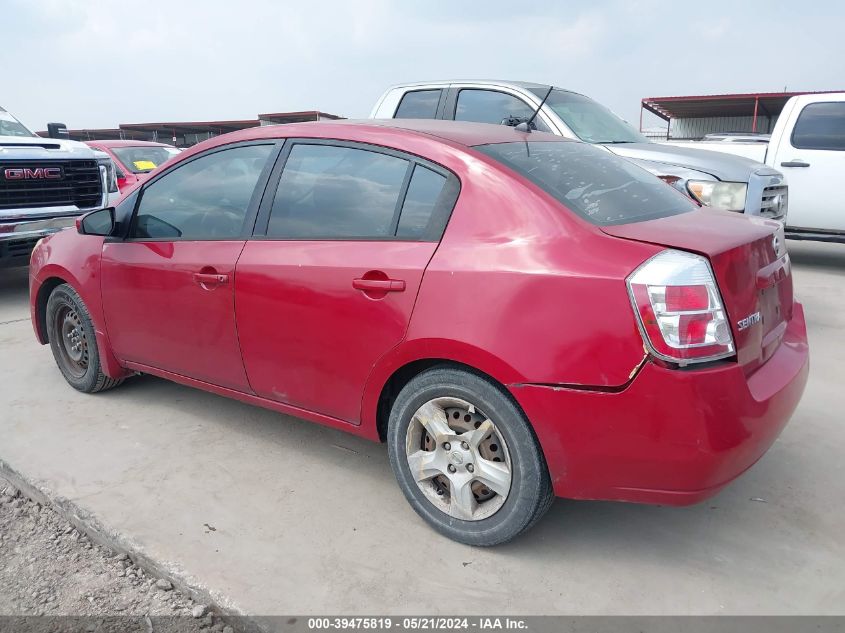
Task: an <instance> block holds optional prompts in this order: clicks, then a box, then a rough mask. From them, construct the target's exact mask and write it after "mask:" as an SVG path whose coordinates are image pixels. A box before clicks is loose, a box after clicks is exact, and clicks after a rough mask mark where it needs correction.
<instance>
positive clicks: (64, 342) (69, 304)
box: [46, 284, 123, 393]
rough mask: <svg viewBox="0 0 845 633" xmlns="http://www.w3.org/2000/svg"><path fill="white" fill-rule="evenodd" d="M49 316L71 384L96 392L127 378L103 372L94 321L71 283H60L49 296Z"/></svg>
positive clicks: (58, 361) (53, 341)
mask: <svg viewBox="0 0 845 633" xmlns="http://www.w3.org/2000/svg"><path fill="white" fill-rule="evenodd" d="M46 316H47V318H46V323H47V336H48V338H49V340H50V349H51V350H52V351H53V358H54V359H55V360H56V365H58V367H59V370H60V371H61V372H62V375H63V376H64V377H65V380H67V382H68V384H69V385H70V386H71V387H73V388H74V389H77V390H79V391H83V392H85V393H96V392H98V391H105V390H106V389H111V388H113V387H117V386H118V385H119V384H120V383H122V382H123V379H122V378H110V377H109V376H106V375H105V374H104V373H103V371H102V366H101V365H100V354H99V349H98V348H97V338H96V335H95V333H94V323H93V321H91V315H90V314H89V313H88V308H87V307H86V305H85V302H84V301H82V297H80V296H79V294H78V293H77V292H76V290H74V289H73V288H72V287H71V286H69V285H68V284H62V285H60V286H56V288H54V289H53V292H52V293H50V298H49V299H48V300H47V315H46Z"/></svg>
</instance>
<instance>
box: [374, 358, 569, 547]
mask: <svg viewBox="0 0 845 633" xmlns="http://www.w3.org/2000/svg"><path fill="white" fill-rule="evenodd" d="M387 448H388V453H389V455H390V463H391V465H392V466H393V472H394V473H395V474H396V479H397V480H398V481H399V486H400V487H401V488H402V492H403V493H404V494H405V497H406V498H407V499H408V502H409V503H410V504H411V506H412V507H413V508H414V510H416V512H417V514H419V515H420V516H421V517H422V518H423V519H425V520H426V521H427V522H428V523H429V524H430V525H431V526H432V527H434V529H436V530H437V531H438V532H441V533H442V534H444V535H446V536H448V537H449V538H451V539H454V540H456V541H459V542H461V543H466V544H468V545H480V546H489V545H498V544H499V543H504V542H506V541H509V540H510V539H512V538H514V537H516V536H518V535H519V534H521V533H522V532H524V531H526V530H527V529H528V528H530V527H531V526H532V525H534V523H536V522H537V521H538V520H539V519H540V517H542V516H543V514H545V512H546V510H548V509H549V506H550V505H551V503H552V501H553V500H554V494H553V492H552V485H551V481H550V479H549V473H548V469H547V467H546V462H545V459H544V458H543V454H542V452H541V451H540V446H539V444H538V442H537V438H536V437H535V436H534V432H533V430H532V429H531V426H530V425H529V424H528V421H527V420H526V418H525V416H524V415H523V413H522V411H521V410H520V409H519V407H518V406H517V405H516V403H515V402H514V401H513V400H512V399H511V398H510V397H509V396H508V394H507V393H506V392H504V391H503V390H502V389H501V388H500V387H499V386H497V385H495V384H494V383H492V382H491V381H489V380H487V379H486V378H484V377H482V376H480V375H478V374H475V373H472V372H470V371H465V370H462V369H457V368H453V367H448V366H443V367H435V368H432V369H430V370H428V371H425V372H423V373H422V374H420V375H418V376H416V377H415V378H413V379H412V380H411V381H409V382H408V384H407V385H405V387H404V388H403V389H402V390H401V391H400V392H399V395H398V396H397V398H396V401H395V403H394V404H393V409H392V410H391V413H390V421H389V423H388V431H387Z"/></svg>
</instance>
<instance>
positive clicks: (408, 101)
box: [394, 90, 440, 119]
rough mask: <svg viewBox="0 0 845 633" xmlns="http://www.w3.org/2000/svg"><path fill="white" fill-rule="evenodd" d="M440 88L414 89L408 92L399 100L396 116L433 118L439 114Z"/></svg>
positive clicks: (399, 117)
mask: <svg viewBox="0 0 845 633" xmlns="http://www.w3.org/2000/svg"><path fill="white" fill-rule="evenodd" d="M438 103H440V90H413V91H411V92H406V93H405V96H404V97H402V101H400V102H399V107H398V108H397V109H396V114H395V115H394V118H397V119H433V118H435V117H436V116H437V104H438Z"/></svg>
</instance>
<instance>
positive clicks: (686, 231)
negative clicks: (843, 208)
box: [601, 209, 792, 374]
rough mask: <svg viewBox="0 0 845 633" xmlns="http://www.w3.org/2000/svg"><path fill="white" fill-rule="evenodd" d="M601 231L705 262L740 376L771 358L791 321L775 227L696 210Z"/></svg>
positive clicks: (787, 276)
mask: <svg viewBox="0 0 845 633" xmlns="http://www.w3.org/2000/svg"><path fill="white" fill-rule="evenodd" d="M601 230H602V231H603V232H604V233H606V234H608V235H612V236H614V237H619V238H623V239H628V240H636V241H638V242H647V243H650V244H657V245H660V246H665V247H667V248H675V249H678V250H684V251H689V252H692V253H698V254H699V255H703V256H705V257H707V258H708V260H709V261H710V265H711V267H712V268H713V273H714V275H715V276H716V283H717V284H718V285H719V291H720V292H721V295H722V300H723V302H724V304H725V310H726V312H727V316H728V319H729V321H730V324H731V333H732V334H733V338H734V343H735V345H736V353H737V361H738V362H739V364H740V365H741V366H742V367H743V369H744V370H745V373H746V374H751V373H752V372H754V371H755V370H756V369H757V368H758V367H760V366H761V365H762V364H763V363H765V362H766V361H767V360H768V359H769V358H770V357H771V356H772V354H774V352H775V350H776V349H777V348H778V346H779V345H780V342H781V340H782V339H783V335H784V333H785V331H786V326H787V323H788V322H789V320H790V319H791V318H792V271H791V265H790V262H789V255H788V254H787V253H786V243H785V240H784V236H783V227H782V226H781V225H780V223H778V222H775V221H772V220H764V219H761V218H751V217H748V216H744V215H739V214H736V213H729V212H727V211H714V210H712V209H707V210H704V209H700V210H696V211H691V212H690V213H683V214H680V215H674V216H670V217H666V218H660V219H657V220H648V221H645V222H635V223H632V224H620V225H615V226H604V227H601Z"/></svg>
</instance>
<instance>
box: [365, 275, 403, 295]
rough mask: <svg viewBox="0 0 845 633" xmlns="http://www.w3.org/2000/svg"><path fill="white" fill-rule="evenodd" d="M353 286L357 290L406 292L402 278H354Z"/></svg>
mask: <svg viewBox="0 0 845 633" xmlns="http://www.w3.org/2000/svg"><path fill="white" fill-rule="evenodd" d="M352 287H353V288H355V290H364V291H368V290H370V291H372V290H375V291H378V292H404V291H405V282H404V280H402V279H360V278H359V279H353V280H352Z"/></svg>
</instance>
